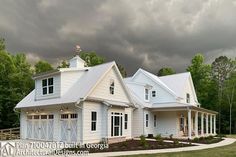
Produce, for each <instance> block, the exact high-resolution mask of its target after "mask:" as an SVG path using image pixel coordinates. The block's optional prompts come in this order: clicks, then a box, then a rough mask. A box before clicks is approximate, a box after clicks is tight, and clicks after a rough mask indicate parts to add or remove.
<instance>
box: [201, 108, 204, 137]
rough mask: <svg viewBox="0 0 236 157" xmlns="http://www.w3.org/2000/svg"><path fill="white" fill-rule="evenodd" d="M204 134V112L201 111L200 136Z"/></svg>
mask: <svg viewBox="0 0 236 157" xmlns="http://www.w3.org/2000/svg"><path fill="white" fill-rule="evenodd" d="M203 135H204V113H203V112H202V113H201V136H203Z"/></svg>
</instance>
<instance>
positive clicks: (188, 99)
mask: <svg viewBox="0 0 236 157" xmlns="http://www.w3.org/2000/svg"><path fill="white" fill-rule="evenodd" d="M186 102H187V103H190V94H189V93H187V94H186Z"/></svg>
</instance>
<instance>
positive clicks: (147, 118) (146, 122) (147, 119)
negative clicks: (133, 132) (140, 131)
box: [146, 114, 149, 127]
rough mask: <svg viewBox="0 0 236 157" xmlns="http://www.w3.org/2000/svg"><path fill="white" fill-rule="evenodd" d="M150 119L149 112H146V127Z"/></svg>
mask: <svg viewBox="0 0 236 157" xmlns="http://www.w3.org/2000/svg"><path fill="white" fill-rule="evenodd" d="M148 119H149V117H148V114H146V127H148Z"/></svg>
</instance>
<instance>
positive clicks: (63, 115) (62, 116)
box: [61, 114, 69, 119]
mask: <svg viewBox="0 0 236 157" xmlns="http://www.w3.org/2000/svg"><path fill="white" fill-rule="evenodd" d="M68 118H69V115H68V114H62V115H61V119H68Z"/></svg>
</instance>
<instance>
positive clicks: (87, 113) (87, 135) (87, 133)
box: [82, 102, 107, 143]
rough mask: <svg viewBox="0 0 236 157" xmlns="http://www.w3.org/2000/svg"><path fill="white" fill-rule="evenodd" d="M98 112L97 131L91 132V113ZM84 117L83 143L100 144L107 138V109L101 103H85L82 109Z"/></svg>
mask: <svg viewBox="0 0 236 157" xmlns="http://www.w3.org/2000/svg"><path fill="white" fill-rule="evenodd" d="M92 111H95V112H97V127H96V131H91V112H92ZM82 112H83V113H82V116H83V127H82V130H83V143H88V142H91V143H95V142H100V141H101V139H102V138H105V137H107V136H106V135H107V107H106V106H105V105H103V104H101V103H96V102H84V103H83V109H82Z"/></svg>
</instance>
